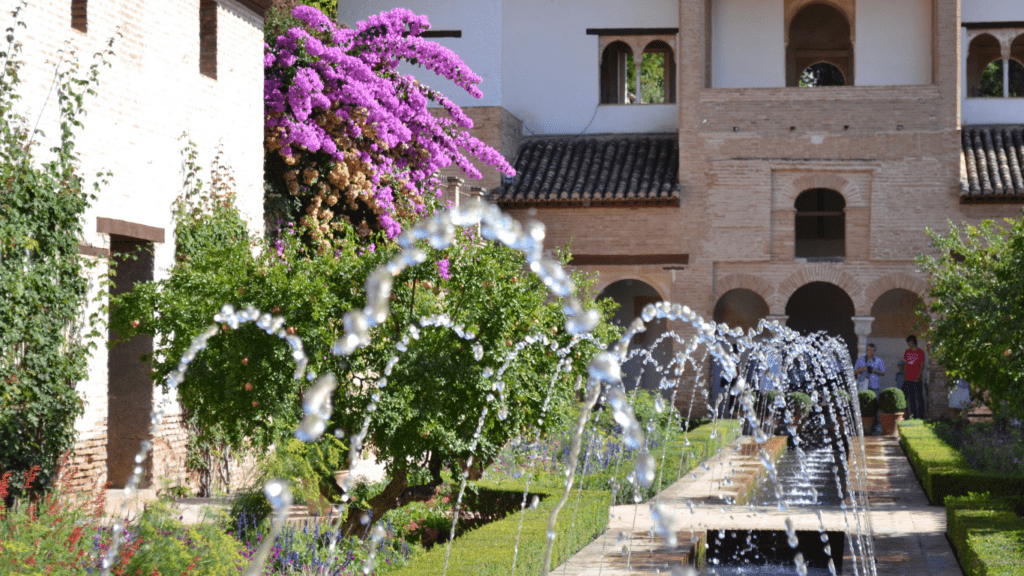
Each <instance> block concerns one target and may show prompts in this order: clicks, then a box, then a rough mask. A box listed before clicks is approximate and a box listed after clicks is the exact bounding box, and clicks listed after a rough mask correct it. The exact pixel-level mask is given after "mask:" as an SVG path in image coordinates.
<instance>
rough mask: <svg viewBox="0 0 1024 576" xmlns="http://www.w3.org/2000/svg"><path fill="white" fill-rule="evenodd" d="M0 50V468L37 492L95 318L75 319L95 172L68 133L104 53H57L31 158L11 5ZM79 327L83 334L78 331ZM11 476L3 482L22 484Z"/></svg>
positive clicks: (73, 407) (59, 441) (66, 442)
mask: <svg viewBox="0 0 1024 576" xmlns="http://www.w3.org/2000/svg"><path fill="white" fill-rule="evenodd" d="M19 11H20V8H19V9H18V10H16V11H15V12H14V19H15V21H16V24H14V23H12V25H11V27H10V28H9V29H8V34H7V39H8V44H7V46H6V48H5V49H3V50H0V59H2V60H3V61H4V67H3V70H2V71H0V294H3V297H2V298H0V446H3V449H2V450H0V471H17V472H25V471H28V470H29V469H31V468H33V467H37V468H38V472H39V481H38V483H37V484H36V489H37V490H45V489H47V488H48V487H49V485H50V483H51V482H52V480H53V479H54V478H55V473H56V470H57V461H58V458H59V457H60V455H61V454H63V453H65V452H67V451H68V450H70V449H71V447H72V445H73V443H74V435H75V432H74V422H75V418H77V417H78V416H79V415H80V414H81V413H82V402H81V400H80V399H79V397H78V395H77V394H76V392H75V385H76V384H77V383H78V382H80V381H82V380H84V379H85V377H86V374H87V366H86V362H87V359H88V353H89V348H90V346H89V345H87V344H85V339H86V338H89V337H92V336H96V335H98V332H97V331H96V330H95V326H96V322H97V318H96V317H95V316H94V317H92V318H91V319H89V320H87V321H85V320H84V319H83V318H82V315H83V309H84V307H85V304H86V298H87V290H88V282H87V279H86V275H85V272H84V269H85V268H86V267H91V266H92V265H95V262H91V263H90V262H88V261H87V259H85V258H82V257H80V256H79V254H78V250H79V248H78V246H79V242H81V237H82V221H83V215H84V214H85V211H86V209H87V208H88V207H89V205H90V203H91V202H92V201H93V200H94V199H95V194H94V192H96V191H98V190H99V187H100V185H101V183H102V182H104V178H105V175H104V174H98V175H97V176H96V180H95V184H94V187H93V190H89V189H88V187H87V186H86V183H85V180H84V179H83V177H82V176H81V174H80V172H79V158H78V152H77V151H76V149H75V133H76V132H77V131H78V130H79V129H81V127H82V123H81V121H80V118H81V116H82V114H83V103H84V100H85V96H86V95H92V94H94V88H95V87H96V86H97V85H98V83H99V69H100V67H101V66H106V65H108V62H107V59H108V58H109V57H110V55H111V54H112V52H111V51H110V50H103V51H101V52H99V53H97V55H96V60H95V61H94V63H93V64H92V65H91V66H90V67H89V69H88V70H87V71H84V72H82V71H81V70H80V69H79V64H78V61H77V59H76V58H75V57H74V55H70V58H68V56H65V57H64V58H63V59H62V60H61V62H62V63H63V64H58V67H59V69H58V71H57V74H56V75H55V80H54V82H55V86H54V88H56V90H55V91H56V93H57V106H58V109H59V116H60V137H59V139H58V141H57V145H56V146H54V147H53V148H51V149H50V150H49V153H50V155H52V158H53V159H52V160H49V161H46V162H40V161H39V160H38V159H37V154H38V150H37V144H36V141H37V139H40V138H41V137H42V136H43V134H42V133H41V132H40V131H37V130H32V129H30V128H29V121H28V120H27V119H26V118H24V117H22V116H20V115H19V114H18V113H17V111H16V105H17V102H18V100H19V98H20V96H19V95H18V90H19V89H20V86H21V79H20V77H19V70H20V67H21V65H22V62H20V61H19V60H18V56H19V54H20V52H21V44H20V43H19V42H18V41H17V40H16V39H15V36H14V32H15V28H16V27H17V26H22V27H24V26H25V24H24V22H22V21H21V20H20V17H19V15H18V12H19ZM83 332H86V334H83ZM21 478H22V475H21V474H16V475H15V476H14V480H13V486H12V491H13V493H14V494H20V493H21V492H22V484H21Z"/></svg>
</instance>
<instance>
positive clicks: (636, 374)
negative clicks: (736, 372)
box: [599, 279, 925, 390]
mask: <svg viewBox="0 0 1024 576" xmlns="http://www.w3.org/2000/svg"><path fill="white" fill-rule="evenodd" d="M599 298H612V299H613V300H615V302H617V303H618V304H619V309H618V310H617V311H616V313H615V316H614V317H613V318H612V322H613V323H614V324H616V325H617V326H620V327H623V328H626V327H628V326H629V324H630V323H631V322H632V321H633V319H634V318H636V317H637V316H639V315H640V313H641V311H642V310H643V307H644V306H646V305H647V304H652V303H655V302H659V301H661V300H662V299H663V298H662V297H661V295H660V294H659V293H658V291H657V290H655V289H654V288H653V287H652V286H651V285H650V284H647V283H646V282H643V281H642V280H637V279H626V280H619V281H617V282H613V283H612V284H610V285H608V286H607V287H606V288H605V289H604V290H603V291H602V292H601V293H600V295H599ZM920 305H921V298H920V297H919V296H918V295H917V294H915V293H914V292H911V291H909V290H905V289H902V288H895V289H891V290H888V291H886V292H884V293H883V294H882V295H881V296H879V297H878V298H877V299H876V300H875V301H874V302H873V303H872V307H871V316H868V317H857V316H856V309H855V306H854V301H853V299H852V298H851V297H850V295H849V294H847V293H846V291H845V290H843V288H841V287H839V286H837V285H835V284H832V283H830V282H822V281H816V282H809V283H807V284H804V285H803V286H801V287H800V288H798V289H797V290H796V291H795V292H793V294H792V295H791V296H790V297H789V299H788V301H787V302H786V307H785V313H786V316H781V317H778V316H777V317H774V318H775V319H778V320H784V321H785V324H786V326H788V327H789V328H792V329H793V330H796V331H798V332H801V333H804V334H807V333H813V332H818V331H823V332H825V333H827V334H829V335H832V336H839V337H840V338H842V339H843V340H844V341H845V342H846V345H847V349H848V350H849V353H850V358H851V360H855V359H856V357H857V355H858V350H859V349H862V348H863V346H865V345H866V344H867V343H868V342H871V343H873V344H875V346H876V351H877V354H878V356H880V357H881V358H882V360H883V361H884V362H885V365H886V375H885V376H884V377H883V381H882V386H883V388H887V387H891V386H895V375H896V369H897V362H898V361H899V360H900V359H901V358H902V357H903V351H904V350H905V348H906V342H905V339H906V337H907V335H909V334H915V333H916V331H917V330H918V329H919V326H918V316H917V310H918V308H919V307H920ZM762 318H772V316H771V315H770V308H769V305H768V303H767V302H766V301H765V299H764V297H762V296H761V295H760V294H758V293H757V292H755V291H753V290H750V289H747V288H735V289H732V290H729V291H727V292H725V293H724V294H722V295H721V296H720V297H719V298H718V300H717V302H716V303H715V307H714V315H713V320H714V321H715V322H724V323H726V324H728V325H729V326H731V327H739V328H742V329H743V330H744V331H747V330H748V329H756V328H757V324H758V322H759V321H760V320H761V319H762ZM666 330H667V323H666V321H665V320H664V319H659V320H655V321H654V322H651V323H649V324H648V326H647V331H646V332H644V333H642V334H639V335H637V336H636V337H635V338H634V340H633V342H631V344H630V350H636V349H638V348H641V347H643V348H646V347H649V346H651V345H652V344H654V342H656V341H657V340H658V338H659V337H660V336H662V335H663V334H664V333H665V332H666ZM921 344H922V345H924V344H925V342H924V341H923V340H922V341H921ZM653 355H654V357H655V359H656V360H657V362H658V363H659V364H661V365H665V363H667V362H668V361H669V360H670V358H671V355H672V343H671V341H670V340H669V339H665V340H662V342H661V344H659V345H658V346H657V347H656V349H655V350H654V351H653ZM622 368H623V378H624V381H625V382H626V383H627V385H630V386H632V385H633V383H635V382H638V381H639V385H640V387H641V388H644V389H647V390H657V389H658V385H659V383H660V382H661V378H662V376H661V375H660V374H657V373H655V372H654V371H653V370H652V369H651V367H650V366H649V365H648V366H644V365H643V363H642V361H641V359H639V358H634V359H632V360H630V361H629V362H627V363H625V364H624V365H623V367H622Z"/></svg>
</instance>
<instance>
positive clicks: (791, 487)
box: [751, 446, 843, 507]
mask: <svg viewBox="0 0 1024 576" xmlns="http://www.w3.org/2000/svg"><path fill="white" fill-rule="evenodd" d="M776 467H777V469H778V478H779V488H781V490H782V503H783V504H785V505H786V506H825V507H832V506H839V505H840V504H841V503H842V497H841V496H840V495H839V490H840V488H839V485H838V484H837V483H836V478H837V476H839V475H840V474H842V473H843V470H842V463H841V462H840V458H839V456H838V454H836V453H835V452H834V451H833V448H830V447H828V446H824V447H821V448H814V449H810V450H805V451H804V453H803V458H800V456H799V452H798V451H797V450H796V449H795V448H790V449H789V450H787V451H786V453H785V454H783V455H782V458H780V459H779V461H778V463H777V464H776ZM833 468H836V469H837V470H838V473H837V472H833ZM775 496H776V494H775V485H774V484H772V483H771V482H767V481H766V482H764V483H762V485H761V486H760V487H759V489H758V491H757V493H756V494H755V495H754V496H753V498H752V499H751V503H753V504H754V505H755V506H776V505H778V504H779V501H778V499H777V498H776V497H775Z"/></svg>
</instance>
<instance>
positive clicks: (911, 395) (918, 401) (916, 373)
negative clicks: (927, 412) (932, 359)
mask: <svg viewBox="0 0 1024 576" xmlns="http://www.w3.org/2000/svg"><path fill="white" fill-rule="evenodd" d="M907 346H909V348H907V351H906V352H904V353H903V361H904V362H906V369H905V370H906V371H905V372H904V380H903V394H904V395H906V397H907V411H908V412H909V413H910V414H909V416H908V417H909V418H924V383H923V382H922V380H923V379H922V376H923V375H924V363H925V355H924V350H921V349H920V348H918V347H917V336H914V335H913V334H911V335H910V336H907Z"/></svg>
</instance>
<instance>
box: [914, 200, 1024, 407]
mask: <svg viewBox="0 0 1024 576" xmlns="http://www.w3.org/2000/svg"><path fill="white" fill-rule="evenodd" d="M928 234H929V235H930V236H931V239H932V247H933V248H934V249H935V252H934V255H922V256H920V257H918V259H917V262H918V265H919V266H920V268H921V270H923V271H924V272H926V273H928V274H929V275H930V276H931V286H930V287H929V290H928V297H929V298H928V300H927V311H928V313H929V314H930V316H931V324H930V327H929V330H928V340H929V342H930V344H931V353H932V355H933V357H934V358H935V360H937V361H938V362H939V363H940V364H941V365H942V366H943V367H944V368H945V369H946V373H947V374H948V375H949V376H950V378H949V382H950V384H951V385H953V384H955V383H956V381H957V380H958V379H960V378H963V379H964V380H967V381H968V382H970V383H971V394H972V396H974V397H975V399H978V400H981V399H985V401H986V403H987V404H989V406H990V407H992V408H993V409H994V410H996V411H998V412H1001V413H1002V414H1005V415H1007V416H1010V417H1013V418H1017V419H1024V331H1022V330H1020V326H1021V322H1024V290H1021V278H1024V222H1022V220H1021V219H1016V220H1014V219H1006V220H1005V223H1004V224H1003V225H998V224H996V223H995V222H993V221H991V220H985V221H984V222H982V223H981V224H980V225H979V226H971V225H967V224H964V225H962V226H960V227H957V226H954V225H952V223H951V224H950V232H949V234H947V235H941V234H937V233H935V232H932V231H930V230H929V231H928Z"/></svg>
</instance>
